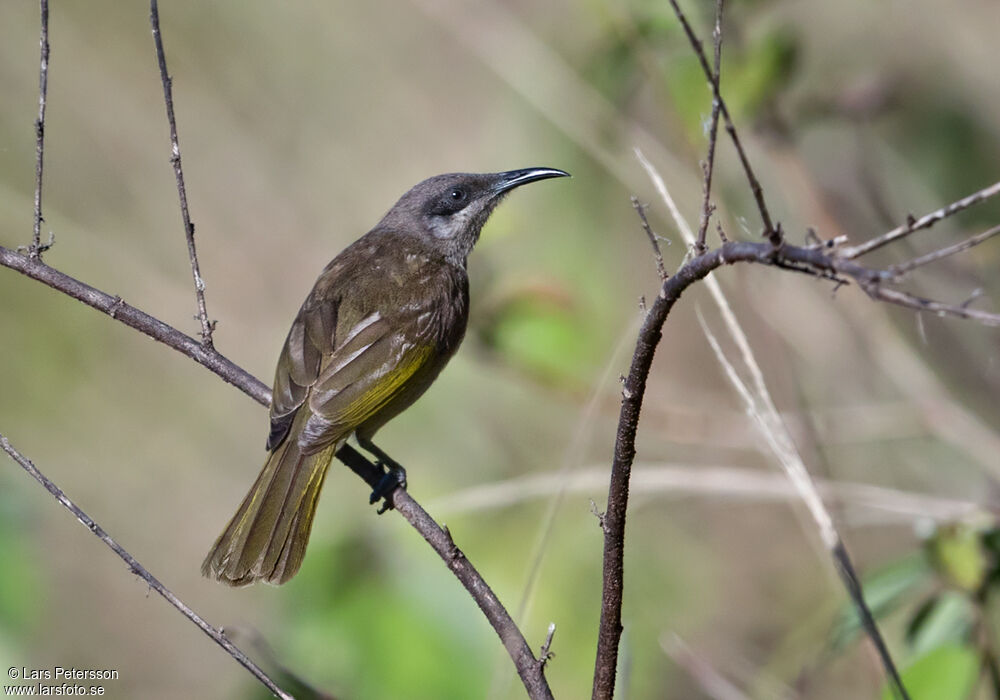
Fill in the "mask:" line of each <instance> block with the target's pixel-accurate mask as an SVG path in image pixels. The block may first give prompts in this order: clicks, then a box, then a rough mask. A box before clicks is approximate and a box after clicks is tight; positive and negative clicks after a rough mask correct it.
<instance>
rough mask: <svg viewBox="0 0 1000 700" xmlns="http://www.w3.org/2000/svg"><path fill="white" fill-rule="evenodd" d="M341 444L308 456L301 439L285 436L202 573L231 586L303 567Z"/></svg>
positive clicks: (271, 579) (283, 576) (279, 577)
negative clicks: (318, 507) (329, 472)
mask: <svg viewBox="0 0 1000 700" xmlns="http://www.w3.org/2000/svg"><path fill="white" fill-rule="evenodd" d="M337 447H338V444H337V443H334V444H333V445H330V446H329V447H328V448H326V449H324V450H322V451H321V452H317V453H315V454H310V455H304V454H302V451H301V450H300V449H299V446H298V441H297V440H295V439H294V437H293V438H291V439H286V440H285V441H284V442H283V443H282V444H281V445H280V446H279V447H278V448H277V449H276V450H275V451H274V452H272V453H271V454H270V456H269V457H268V459H267V463H266V464H265V465H264V468H263V469H262V470H261V472H260V476H258V477H257V481H255V482H254V485H253V486H252V487H251V488H250V493H248V494H247V495H246V498H244V499H243V503H241V504H240V507H239V510H237V511H236V515H234V516H233V519H232V520H230V521H229V524H228V525H226V529H225V530H223V531H222V534H221V535H219V539H218V540H216V542H215V545H213V547H212V550H211V551H210V552H209V553H208V556H207V557H205V561H204V563H203V564H202V565H201V572H202V574H204V575H205V576H208V577H209V578H213V579H216V580H218V581H221V582H222V583H225V584H227V585H229V586H246V585H249V584H251V583H253V582H255V581H257V580H263V581H264V582H265V583H270V584H273V585H278V584H282V583H284V582H285V581H287V580H288V579H290V578H291V577H292V576H294V575H295V572H296V571H298V570H299V566H300V565H301V564H302V557H303V556H305V552H306V543H308V541H309V530H310V528H311V527H312V520H313V515H314V514H315V512H316V501H317V500H318V499H319V492H320V489H321V488H322V486H323V479H324V477H325V476H326V469H327V467H328V466H329V465H330V460H331V458H332V457H333V454H334V452H336V450H337Z"/></svg>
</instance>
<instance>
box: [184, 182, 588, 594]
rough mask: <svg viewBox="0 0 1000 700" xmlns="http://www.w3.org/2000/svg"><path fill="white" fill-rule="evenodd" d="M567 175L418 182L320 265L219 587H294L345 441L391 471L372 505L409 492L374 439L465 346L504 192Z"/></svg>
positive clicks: (212, 559) (227, 546)
mask: <svg viewBox="0 0 1000 700" xmlns="http://www.w3.org/2000/svg"><path fill="white" fill-rule="evenodd" d="M567 176H569V173H567V172H565V171H563V170H559V169H556V168H540V167H539V168H523V169H519V170H509V171H505V172H497V173H447V174H444V175H437V176H434V177H431V178H428V179H426V180H424V181H422V182H420V183H418V184H417V185H415V186H414V187H413V188H411V189H410V190H409V191H408V192H406V193H405V194H404V195H403V196H402V197H401V198H400V199H399V201H397V202H396V204H395V205H393V207H392V208H391V209H389V211H388V212H387V213H386V214H385V216H383V217H382V219H381V221H379V223H378V224H377V225H376V226H375V227H374V228H373V229H371V230H370V231H369V232H368V233H366V234H365V235H364V236H362V237H361V238H359V239H357V240H356V241H354V243H352V244H350V245H349V246H348V247H347V248H345V249H344V250H343V251H342V252H341V253H340V254H338V255H337V256H336V257H335V258H334V259H333V260H332V261H330V263H329V264H327V265H326V267H325V268H324V269H323V271H322V272H321V273H320V275H319V277H318V278H317V280H316V283H315V284H314V285H313V288H312V291H310V292H309V294H308V296H306V299H305V301H304V302H303V303H302V307H301V308H300V309H299V312H298V314H297V315H296V317H295V320H294V321H293V322H292V326H291V328H290V329H289V331H288V336H287V337H286V339H285V343H284V346H283V347H282V350H281V354H280V356H279V358H278V364H277V369H276V370H275V373H274V384H273V389H272V394H271V403H270V408H269V419H270V432H269V434H268V437H267V444H266V447H267V451H268V456H267V460H266V462H265V463H264V466H263V468H262V469H261V471H260V475H259V476H258V477H257V480H256V481H255V482H254V483H253V485H252V486H251V488H250V491H249V493H247V495H246V497H245V498H244V499H243V502H242V503H241V504H240V506H239V508H238V509H237V511H236V514H235V515H234V516H233V518H232V519H231V520H230V521H229V524H228V525H226V527H225V529H224V530H223V531H222V534H221V535H220V536H219V538H218V539H217V540H216V541H215V544H214V545H213V546H212V548H211V550H210V551H209V553H208V556H207V557H206V558H205V560H204V563H203V564H202V569H201V570H202V573H203V574H204V575H205V576H207V577H209V578H211V579H215V580H218V581H220V582H222V583H224V584H227V585H229V586H245V585H249V584H252V583H254V582H257V581H262V582H264V583H268V584H272V585H280V584H282V583H285V582H286V581H288V580H289V579H290V578H292V576H294V575H295V573H296V572H297V571H298V570H299V568H300V566H301V565H302V560H303V558H304V556H305V551H306V545H307V543H308V541H309V533H310V530H311V528H312V521H313V516H314V514H315V512H316V504H317V501H318V498H319V494H320V490H321V489H322V486H323V481H324V479H325V477H326V473H327V468H328V467H329V465H330V462H331V460H332V458H333V456H334V455H335V454H336V452H337V451H338V450H339V449H340V448H341V447H342V446H343V445H344V444H345V443H346V442H347V440H348V439H349V438H351V437H352V436H353V437H354V438H355V439H356V440H357V443H358V445H360V446H361V447H362V448H363V449H364V450H365V451H367V452H369V453H371V454H372V455H373V456H374V457H375V458H376V463H377V464H379V465H380V466H382V467H384V468H387V469H388V472H387V473H386V477H385V478H384V479H383V482H384V483H380V484H379V486H378V487H377V488H376V491H375V492H373V494H372V502H374V501H375V500H377V499H378V498H380V497H383V496H386V500H387V502H388V497H387V496H388V494H391V491H392V490H394V489H395V487H396V486H397V485H404V486H405V471H404V470H403V469H402V466H401V465H400V464H399V463H398V462H396V461H395V460H393V459H392V458H391V457H389V455H387V454H386V453H385V452H383V451H382V450H380V449H379V448H378V447H377V446H376V445H375V444H374V443H373V442H372V438H373V436H374V435H375V433H376V431H377V430H378V429H379V428H381V427H382V426H383V425H384V424H385V423H386V422H387V421H389V420H390V419H392V418H394V417H395V416H397V415H399V414H400V413H401V412H402V411H404V410H405V409H407V408H408V407H409V406H410V405H411V404H413V402H414V401H416V400H417V399H418V398H419V397H420V396H421V394H423V393H424V391H425V390H426V389H427V388H428V387H429V386H430V385H431V383H432V382H433V381H434V380H435V379H436V378H437V376H438V374H439V373H440V372H441V370H442V369H443V368H444V366H445V365H446V364H447V362H448V360H450V359H451V357H452V356H453V355H454V354H455V351H456V350H457V349H458V346H459V344H460V343H461V342H462V338H463V337H464V335H465V328H466V324H467V322H468V318H469V278H468V272H467V260H468V256H469V253H470V252H471V251H472V249H473V247H474V246H475V244H476V242H477V241H478V239H479V234H480V232H481V230H482V228H483V225H484V224H485V223H486V221H487V219H488V218H489V216H490V214H491V213H492V212H493V210H494V209H495V208H496V206H497V205H498V204H499V203H500V201H501V200H502V199H503V198H504V197H505V196H506V195H507V194H508V193H510V192H511V190H513V189H515V188H517V187H520V186H521V185H525V184H528V183H531V182H537V181H539V180H545V179H548V178H556V177H567ZM380 491H381V492H380Z"/></svg>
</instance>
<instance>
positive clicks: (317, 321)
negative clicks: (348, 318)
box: [267, 295, 340, 450]
mask: <svg viewBox="0 0 1000 700" xmlns="http://www.w3.org/2000/svg"><path fill="white" fill-rule="evenodd" d="M339 311H340V301H339V299H338V298H335V297H327V298H322V299H317V298H314V297H313V296H312V295H310V297H309V298H308V299H306V302H305V303H304V304H303V305H302V308H301V309H299V313H298V315H297V316H296V317H295V321H294V322H293V323H292V327H291V329H290V330H289V331H288V337H287V338H286V339H285V345H284V347H283V348H282V350H281V356H280V357H279V358H278V366H277V368H276V369H275V372H274V388H273V390H272V393H271V411H270V415H271V432H270V434H269V435H268V438H267V449H268V450H274V449H275V448H277V447H278V445H280V444H281V443H282V441H284V439H285V437H286V436H287V435H288V431H289V430H290V429H291V427H292V422H293V421H294V420H295V414H296V413H298V410H299V408H300V407H301V406H302V404H303V403H305V401H306V398H307V397H308V395H309V389H310V387H312V385H313V384H315V383H316V379H317V378H318V377H319V373H320V369H321V367H322V366H323V360H324V357H328V356H329V355H330V354H331V353H332V352H333V343H334V336H335V334H336V328H337V317H338V315H339Z"/></svg>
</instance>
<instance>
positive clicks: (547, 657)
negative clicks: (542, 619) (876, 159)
mask: <svg viewBox="0 0 1000 700" xmlns="http://www.w3.org/2000/svg"><path fill="white" fill-rule="evenodd" d="M555 634H556V623H554V622H550V623H549V629H548V632H547V633H546V634H545V642H544V643H543V644H542V648H541V650H540V651H539V652H538V665H539V666H540V667H541V668H542V670H544V669H545V666H546V664H548V663H549V661H551V660H552V658H553V657H555V655H556V654H555V652H554V651H552V638H553V637H554V636H555Z"/></svg>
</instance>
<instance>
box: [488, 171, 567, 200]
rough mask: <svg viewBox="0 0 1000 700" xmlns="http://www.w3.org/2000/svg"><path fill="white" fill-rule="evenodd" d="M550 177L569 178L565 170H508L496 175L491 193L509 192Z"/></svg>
mask: <svg viewBox="0 0 1000 700" xmlns="http://www.w3.org/2000/svg"><path fill="white" fill-rule="evenodd" d="M550 177H571V176H570V174H569V173H568V172H566V171H565V170H559V169H558V168H523V169H521V170H508V171H507V172H505V173H497V182H496V185H494V188H493V191H494V192H495V193H496V194H503V193H504V192H509V191H510V190H512V189H514V188H515V187H520V186H521V185H526V184H528V183H529V182H536V181H537V180H547V179H549V178H550Z"/></svg>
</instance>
